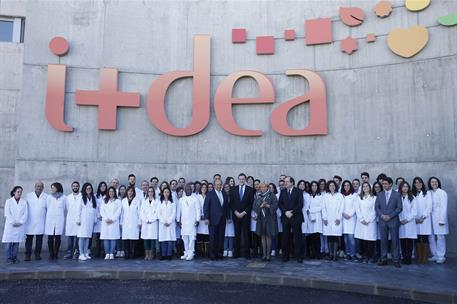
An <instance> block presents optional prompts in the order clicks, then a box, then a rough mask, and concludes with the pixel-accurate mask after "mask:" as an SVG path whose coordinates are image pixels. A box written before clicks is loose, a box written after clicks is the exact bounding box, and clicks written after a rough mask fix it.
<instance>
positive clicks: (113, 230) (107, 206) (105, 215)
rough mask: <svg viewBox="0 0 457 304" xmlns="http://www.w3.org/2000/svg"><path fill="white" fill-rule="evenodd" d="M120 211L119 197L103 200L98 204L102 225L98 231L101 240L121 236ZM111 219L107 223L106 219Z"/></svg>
mask: <svg viewBox="0 0 457 304" xmlns="http://www.w3.org/2000/svg"><path fill="white" fill-rule="evenodd" d="M121 211H122V203H121V200H120V199H115V200H109V201H108V202H107V203H105V202H103V203H102V205H101V206H100V215H101V216H102V227H101V231H100V239H101V240H119V239H120V238H121V229H120V228H119V225H120V218H121ZM108 219H109V220H112V221H113V222H112V223H111V224H108V223H107V222H106V220H108Z"/></svg>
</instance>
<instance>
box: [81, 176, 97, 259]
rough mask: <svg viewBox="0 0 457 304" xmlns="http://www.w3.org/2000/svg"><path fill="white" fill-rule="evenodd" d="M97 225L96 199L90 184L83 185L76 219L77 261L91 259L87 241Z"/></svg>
mask: <svg viewBox="0 0 457 304" xmlns="http://www.w3.org/2000/svg"><path fill="white" fill-rule="evenodd" d="M96 223H97V199H96V198H95V195H94V190H93V188H92V185H91V184H90V183H85V184H84V185H83V187H82V189H81V201H80V204H79V212H78V215H77V218H76V225H78V233H77V236H78V243H79V258H78V259H79V260H80V261H85V260H89V259H91V257H90V256H89V252H88V251H89V239H90V238H91V237H92V233H93V232H94V226H95V224H96Z"/></svg>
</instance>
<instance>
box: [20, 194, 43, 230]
mask: <svg viewBox="0 0 457 304" xmlns="http://www.w3.org/2000/svg"><path fill="white" fill-rule="evenodd" d="M47 197H48V195H47V194H46V193H44V192H42V193H41V194H40V197H37V196H36V194H35V192H30V193H28V194H27V195H26V197H25V200H26V201H27V207H28V214H29V215H28V218H27V223H26V224H25V234H28V235H40V234H44V223H45V220H46V198H47Z"/></svg>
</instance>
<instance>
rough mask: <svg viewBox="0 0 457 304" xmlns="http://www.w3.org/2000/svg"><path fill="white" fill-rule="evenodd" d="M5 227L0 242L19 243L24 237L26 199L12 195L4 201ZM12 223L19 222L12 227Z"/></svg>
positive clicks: (26, 212) (26, 213)
mask: <svg viewBox="0 0 457 304" xmlns="http://www.w3.org/2000/svg"><path fill="white" fill-rule="evenodd" d="M4 209H5V228H4V230H3V237H2V243H20V242H22V241H23V240H24V239H25V223H26V222H27V215H28V209H27V201H26V200H25V199H23V198H20V199H19V203H18V202H17V201H16V199H15V198H14V197H11V198H10V199H8V200H6V202H5V207H4ZM14 224H21V225H20V226H19V227H14V226H13V225H14Z"/></svg>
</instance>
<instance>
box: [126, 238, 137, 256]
mask: <svg viewBox="0 0 457 304" xmlns="http://www.w3.org/2000/svg"><path fill="white" fill-rule="evenodd" d="M137 242H138V241H137V240H124V249H125V258H126V259H133V258H134V257H135V249H136V243H137Z"/></svg>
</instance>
